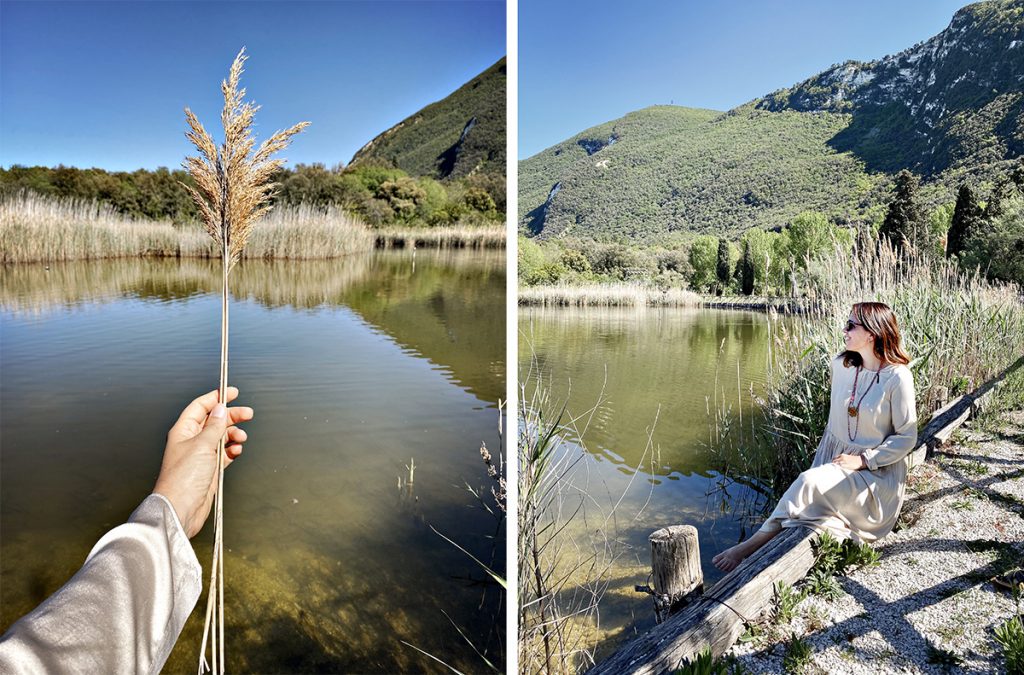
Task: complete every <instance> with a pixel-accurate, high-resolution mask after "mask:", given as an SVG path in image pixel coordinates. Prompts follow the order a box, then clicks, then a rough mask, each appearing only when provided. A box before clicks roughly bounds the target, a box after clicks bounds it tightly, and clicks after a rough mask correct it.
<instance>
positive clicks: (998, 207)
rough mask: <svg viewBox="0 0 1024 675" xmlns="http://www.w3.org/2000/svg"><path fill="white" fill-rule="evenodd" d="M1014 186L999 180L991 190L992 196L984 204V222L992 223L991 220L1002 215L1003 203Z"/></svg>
mask: <svg viewBox="0 0 1024 675" xmlns="http://www.w3.org/2000/svg"><path fill="white" fill-rule="evenodd" d="M1015 188H1016V186H1015V185H1014V184H1013V183H1011V182H1010V181H1009V180H1007V179H1006V178H1001V179H999V182H998V183H996V186H995V187H994V188H992V194H991V195H990V196H989V198H988V203H987V204H985V220H987V221H988V222H992V219H993V218H998V217H999V216H1001V215H1003V202H1005V201H1006V200H1007V199H1008V198H1009V197H1010V194H1011V193H1012V192H1013V190H1014V189H1015Z"/></svg>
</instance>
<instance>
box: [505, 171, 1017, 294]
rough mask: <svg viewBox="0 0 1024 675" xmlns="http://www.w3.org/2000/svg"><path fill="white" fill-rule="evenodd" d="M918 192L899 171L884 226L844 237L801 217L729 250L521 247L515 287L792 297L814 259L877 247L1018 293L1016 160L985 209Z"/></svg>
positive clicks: (964, 194) (822, 221) (592, 244)
mask: <svg viewBox="0 0 1024 675" xmlns="http://www.w3.org/2000/svg"><path fill="white" fill-rule="evenodd" d="M918 189H919V181H918V178H917V177H916V176H915V175H914V174H913V173H911V172H909V171H902V172H900V173H899V174H898V175H897V176H896V180H895V183H894V189H893V194H892V197H891V199H890V201H889V202H888V203H887V204H886V205H885V208H884V217H882V215H881V214H882V213H883V210H881V209H879V210H878V212H879V216H880V217H879V218H878V219H876V220H875V221H874V222H867V223H859V224H854V225H852V226H845V227H844V226H839V225H836V224H835V223H833V222H831V221H830V220H829V218H828V217H827V216H826V215H825V214H823V213H820V212H817V211H805V212H803V213H801V214H799V215H798V216H796V217H795V218H793V219H792V220H791V221H790V222H789V223H788V224H787V225H786V227H784V228H779V229H778V230H774V231H773V230H767V231H766V230H763V229H760V228H751V229H749V230H747V231H746V232H745V233H743V235H742V236H741V237H740V238H739V239H738V240H735V241H731V240H729V239H727V238H721V237H714V236H710V235H704V236H698V237H696V238H695V239H693V240H692V241H690V242H688V243H686V244H682V245H679V246H677V247H672V248H666V247H660V246H647V247H639V246H635V245H630V244H629V243H628V240H626V239H624V238H620V239H618V240H613V241H594V240H590V239H585V238H571V237H565V238H560V239H549V240H544V241H537V240H533V239H528V238H526V237H520V242H519V280H520V283H522V284H524V285H527V286H532V285H538V284H553V283H586V282H611V281H640V282H645V283H650V284H653V285H655V286H657V287H659V288H662V289H668V288H689V289H692V290H694V291H697V292H699V293H713V294H718V295H722V294H729V295H791V294H799V292H800V289H799V288H798V286H797V284H798V281H799V278H800V276H801V274H800V273H802V272H805V271H806V270H807V269H808V266H809V264H810V263H811V262H812V261H813V260H814V259H815V258H816V257H818V256H820V255H821V254H822V253H825V252H827V251H828V250H830V249H831V248H832V247H834V246H837V245H840V246H847V247H852V246H853V245H854V243H855V242H857V243H858V244H859V245H861V246H863V245H870V244H871V243H872V242H873V241H878V240H881V239H883V238H884V239H888V240H889V241H890V242H891V244H892V245H893V246H895V247H896V248H897V249H902V248H905V247H912V248H913V249H914V250H916V251H918V252H920V253H923V254H925V255H933V256H947V257H950V258H955V259H956V260H958V261H959V263H960V265H961V266H962V267H964V268H965V269H980V271H981V272H982V273H983V274H984V275H985V276H986V277H988V278H990V279H995V280H1000V281H1013V282H1017V283H1020V284H1024V158H1022V160H1021V162H1020V163H1019V164H1018V165H1017V166H1016V167H1015V168H1014V169H1013V170H1012V171H1010V172H1009V173H1008V174H1007V175H1004V176H1002V177H1000V178H999V179H998V180H997V182H996V184H995V185H994V187H992V188H991V190H990V191H989V192H988V195H987V200H986V201H984V202H982V201H981V200H980V199H979V197H978V194H977V191H976V190H975V189H972V188H971V187H969V186H968V185H966V184H964V185H961V186H960V188H959V191H958V194H957V199H956V201H955V202H949V203H946V204H942V205H940V206H938V207H936V208H934V209H932V210H926V209H925V208H923V207H922V206H921V204H920V201H919V199H918Z"/></svg>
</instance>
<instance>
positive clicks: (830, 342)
mask: <svg viewBox="0 0 1024 675" xmlns="http://www.w3.org/2000/svg"><path fill="white" fill-rule="evenodd" d="M802 287H803V288H804V289H805V291H806V293H807V294H808V296H809V297H810V299H811V300H812V302H810V303H809V304H808V308H807V311H806V313H805V314H804V315H803V316H801V317H799V318H797V319H795V320H794V319H792V318H789V319H787V320H785V321H783V320H781V319H782V317H780V316H779V315H778V314H776V313H769V315H768V318H767V321H768V324H769V328H770V335H771V337H770V352H769V357H768V376H767V381H766V384H765V386H764V390H763V393H761V394H757V393H755V392H754V391H753V389H752V388H750V393H749V394H748V396H749V400H748V402H749V403H750V404H751V405H752V408H753V414H752V415H750V414H748V415H747V416H746V419H745V421H744V420H743V418H742V417H740V415H741V414H742V407H743V401H738V402H737V406H738V407H739V408H738V409H734V408H732V407H731V405H729V404H723V405H722V406H721V407H720V408H719V409H717V410H716V411H714V416H713V420H712V424H713V426H714V429H713V434H712V445H714V446H715V449H716V451H717V452H718V453H719V455H720V456H721V457H722V458H728V462H729V466H727V468H726V473H727V474H729V475H731V476H733V477H734V478H739V477H742V478H743V480H744V481H745V482H748V484H749V481H750V479H751V478H754V479H757V480H760V481H763V482H762V483H761V484H762V485H764V486H765V487H766V488H767V489H766V490H765V500H764V503H763V504H762V505H761V506H770V505H773V504H774V500H775V499H776V498H777V497H778V496H779V495H780V494H781V492H782V491H784V490H785V489H786V487H787V486H788V485H789V484H790V483H791V482H792V480H793V479H794V478H795V477H796V475H797V474H798V473H799V472H800V471H802V470H804V469H806V468H807V467H808V466H809V465H810V463H811V459H812V458H813V455H814V451H815V448H816V446H817V443H818V440H819V439H820V437H821V434H822V433H823V431H824V429H825V425H826V423H827V421H828V411H829V404H830V367H829V363H830V361H831V359H832V358H834V357H835V356H836V355H837V354H839V353H840V351H841V350H842V332H841V327H842V326H843V324H844V323H845V322H846V320H847V318H848V316H849V312H850V309H851V306H852V305H853V304H854V303H856V302H861V301H880V302H885V303H887V304H889V305H890V306H891V307H892V308H893V311H894V312H895V314H896V316H897V318H898V321H899V325H900V331H901V333H902V336H903V344H904V346H905V348H906V350H907V352H908V353H909V354H910V355H911V357H912V358H913V361H912V363H911V370H912V371H913V373H914V380H915V387H916V393H917V407H918V417H919V419H920V420H921V421H922V423H923V422H924V421H925V420H926V419H927V418H928V416H929V415H930V413H931V412H932V411H933V410H935V408H936V407H937V404H938V403H939V402H940V399H941V396H942V393H941V392H942V391H943V390H944V389H945V390H948V391H949V392H950V395H956V394H958V393H963V392H965V391H966V390H967V389H968V388H970V387H971V386H977V385H979V384H981V383H982V382H983V381H985V380H986V379H988V378H990V377H992V376H993V375H995V374H996V373H998V372H999V371H1000V370H1002V369H1003V368H1005V367H1006V366H1008V365H1010V364H1011V363H1012V362H1013V361H1015V360H1016V359H1017V358H1018V357H1019V356H1021V355H1022V354H1024V301H1022V297H1021V295H1020V289H1019V288H1017V287H1016V286H1013V285H1002V284H998V283H992V282H988V281H986V280H985V279H984V278H983V277H982V276H980V275H979V274H977V273H969V272H964V271H962V270H960V269H959V268H958V267H957V266H956V264H955V263H951V262H949V261H947V260H945V259H936V258H934V257H932V256H930V255H928V254H922V253H917V252H915V251H913V250H906V251H904V252H903V253H902V254H900V253H897V252H896V251H894V250H893V249H892V248H891V247H889V246H887V245H884V244H882V245H878V246H875V245H871V246H868V247H865V248H860V249H857V248H854V249H852V250H850V249H846V248H843V247H837V248H836V249H835V250H833V251H832V252H831V253H830V254H828V255H825V256H823V257H821V258H819V259H817V260H814V261H811V263H810V264H809V266H808V270H807V272H806V273H805V275H804V279H803V284H802Z"/></svg>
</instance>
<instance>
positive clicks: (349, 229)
mask: <svg viewBox="0 0 1024 675" xmlns="http://www.w3.org/2000/svg"><path fill="white" fill-rule="evenodd" d="M374 242H375V236H374V234H373V233H371V232H370V230H369V228H367V227H366V226H365V225H363V224H362V223H360V222H359V221H358V220H356V219H355V218H353V217H352V216H350V215H349V214H347V213H345V212H343V211H341V210H340V209H337V208H328V209H318V208H312V207H308V206H288V207H282V208H280V209H276V210H274V211H272V212H271V213H270V214H269V215H267V216H266V217H264V218H263V219H262V220H261V221H260V224H259V225H258V226H257V227H256V228H254V230H253V231H252V233H251V236H250V239H249V241H248V243H247V245H246V248H245V249H244V250H243V251H242V252H241V255H242V257H243V258H278V259H318V258H336V257H341V256H346V255H350V254H353V253H362V252H365V251H369V250H371V249H372V248H373V247H374ZM144 256H154V257H172V258H219V257H220V251H219V250H218V247H217V245H216V242H214V241H212V240H211V239H210V238H209V237H207V236H206V235H205V234H204V232H203V231H202V230H201V229H200V228H199V227H187V226H179V225H174V224H172V223H171V222H170V221H160V222H154V221H146V220H133V219H131V218H128V217H125V216H122V215H120V214H118V213H117V212H115V211H114V210H113V209H112V208H111V207H110V206H108V205H106V204H101V203H98V202H87V201H82V200H71V199H57V198H52V197H45V196H42V195H38V194H35V193H32V192H23V193H19V194H16V195H12V196H7V197H4V198H2V199H0V262H2V263H22V262H57V261H67V260H96V259H102V258H127V257H144Z"/></svg>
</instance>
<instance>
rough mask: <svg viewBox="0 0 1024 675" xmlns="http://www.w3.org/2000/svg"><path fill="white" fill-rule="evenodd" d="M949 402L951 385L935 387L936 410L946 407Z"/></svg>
mask: <svg viewBox="0 0 1024 675" xmlns="http://www.w3.org/2000/svg"><path fill="white" fill-rule="evenodd" d="M947 403H949V387H936V388H935V410H939V409H941V408H945V407H946V404H947Z"/></svg>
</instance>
